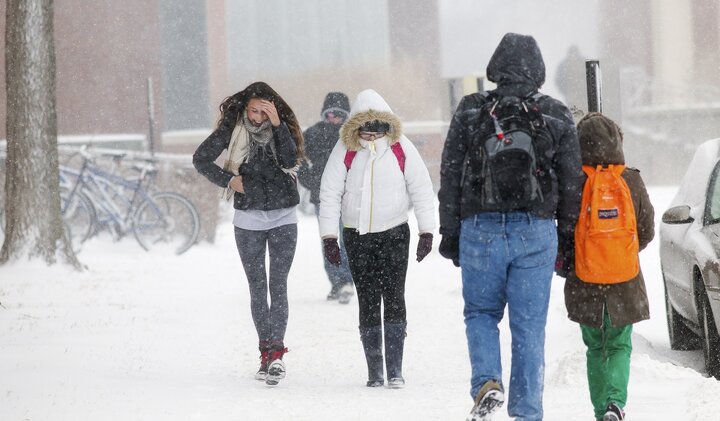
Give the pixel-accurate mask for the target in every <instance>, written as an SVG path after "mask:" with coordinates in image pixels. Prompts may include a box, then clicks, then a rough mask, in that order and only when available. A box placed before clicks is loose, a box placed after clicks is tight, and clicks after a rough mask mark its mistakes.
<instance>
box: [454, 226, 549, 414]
mask: <svg viewBox="0 0 720 421" xmlns="http://www.w3.org/2000/svg"><path fill="white" fill-rule="evenodd" d="M556 254H557V231H556V227H555V222H554V221H553V220H551V219H540V218H537V217H535V216H533V215H531V214H529V213H524V212H513V213H495V212H493V213H481V214H478V215H475V216H472V217H469V218H466V219H464V220H463V221H462V226H461V230H460V267H461V268H462V281H463V298H464V300H465V310H464V315H465V333H466V335H467V340H468V350H469V352H470V364H471V366H472V380H471V389H470V394H471V396H472V398H473V399H474V398H475V396H476V394H477V393H478V391H479V390H480V388H481V387H482V385H483V384H484V383H485V382H487V381H488V380H493V379H494V380H496V381H498V382H499V383H500V384H502V367H501V362H500V338H499V334H500V331H499V329H498V323H499V322H500V320H502V318H503V315H504V312H505V305H506V304H507V307H508V315H509V317H510V333H511V335H512V358H511V363H512V365H511V370H510V388H509V392H510V393H509V395H508V406H507V408H508V414H509V415H510V416H511V417H516V420H517V421H520V420H522V421H536V420H542V418H543V409H542V394H543V380H544V371H545V323H546V320H547V311H548V303H549V300H550V282H551V280H552V276H553V269H554V266H555V257H556Z"/></svg>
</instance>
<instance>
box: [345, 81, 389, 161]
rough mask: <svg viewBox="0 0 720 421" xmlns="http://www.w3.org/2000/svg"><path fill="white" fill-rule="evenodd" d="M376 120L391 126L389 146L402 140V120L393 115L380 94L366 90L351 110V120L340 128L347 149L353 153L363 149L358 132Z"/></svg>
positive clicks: (361, 93) (360, 94)
mask: <svg viewBox="0 0 720 421" xmlns="http://www.w3.org/2000/svg"><path fill="white" fill-rule="evenodd" d="M374 120H380V121H382V122H385V123H388V124H390V131H389V132H388V133H387V138H388V145H392V144H393V143H395V142H398V141H399V140H400V136H401V135H402V123H401V122H400V119H399V118H398V117H397V116H396V115H395V114H393V112H392V110H391V109H390V106H389V105H388V104H387V102H385V100H384V99H383V97H381V96H380V94H378V93H377V92H375V91H374V90H372V89H366V90H364V91H362V92H360V93H359V94H358V96H357V98H356V99H355V102H353V105H352V108H351V109H350V118H349V119H348V121H346V122H345V124H343V125H342V127H341V128H340V140H342V142H343V144H344V145H345V147H346V148H347V149H349V150H351V151H358V150H360V149H362V146H361V145H360V136H359V135H358V130H359V129H360V127H361V126H362V125H363V124H365V123H367V122H370V121H374Z"/></svg>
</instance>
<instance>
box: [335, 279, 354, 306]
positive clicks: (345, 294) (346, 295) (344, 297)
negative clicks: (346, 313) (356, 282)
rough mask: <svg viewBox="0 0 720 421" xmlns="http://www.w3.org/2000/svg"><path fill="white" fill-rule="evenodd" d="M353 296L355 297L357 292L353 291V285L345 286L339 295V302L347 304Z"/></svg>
mask: <svg viewBox="0 0 720 421" xmlns="http://www.w3.org/2000/svg"><path fill="white" fill-rule="evenodd" d="M353 295H355V291H353V287H352V284H345V285H343V286H342V288H340V292H339V293H338V302H339V303H340V304H347V303H349V302H350V299H351V298H352V296H353Z"/></svg>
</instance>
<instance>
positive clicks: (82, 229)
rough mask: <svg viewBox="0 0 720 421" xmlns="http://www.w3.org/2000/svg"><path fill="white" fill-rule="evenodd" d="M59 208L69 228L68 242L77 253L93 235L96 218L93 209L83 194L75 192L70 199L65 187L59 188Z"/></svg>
mask: <svg viewBox="0 0 720 421" xmlns="http://www.w3.org/2000/svg"><path fill="white" fill-rule="evenodd" d="M60 206H61V208H60V209H61V212H62V218H63V221H64V222H65V223H66V224H67V226H68V227H70V234H71V235H70V241H71V242H72V244H73V249H74V250H75V251H76V252H77V251H79V250H80V245H81V244H82V243H84V242H85V240H87V239H88V238H90V236H91V235H92V234H93V229H94V226H95V220H96V217H97V216H96V212H95V207H94V206H93V204H92V202H91V201H90V199H89V198H88V197H87V196H86V195H85V194H84V193H82V192H79V191H76V192H75V194H74V195H73V196H72V197H70V190H69V189H67V188H65V187H61V188H60Z"/></svg>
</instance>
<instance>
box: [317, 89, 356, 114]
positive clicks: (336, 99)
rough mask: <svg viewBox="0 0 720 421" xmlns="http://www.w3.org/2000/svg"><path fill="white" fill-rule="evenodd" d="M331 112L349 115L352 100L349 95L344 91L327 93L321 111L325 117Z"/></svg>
mask: <svg viewBox="0 0 720 421" xmlns="http://www.w3.org/2000/svg"><path fill="white" fill-rule="evenodd" d="M329 112H333V113H335V115H344V116H346V117H347V115H348V114H350V100H349V99H348V96H347V95H345V94H344V93H342V92H330V93H328V94H327V95H325V101H324V102H323V108H322V113H321V114H322V116H323V118H325V114H327V113H329Z"/></svg>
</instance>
